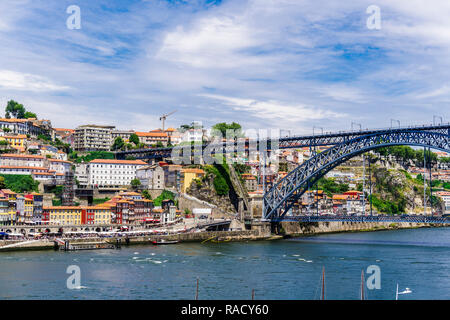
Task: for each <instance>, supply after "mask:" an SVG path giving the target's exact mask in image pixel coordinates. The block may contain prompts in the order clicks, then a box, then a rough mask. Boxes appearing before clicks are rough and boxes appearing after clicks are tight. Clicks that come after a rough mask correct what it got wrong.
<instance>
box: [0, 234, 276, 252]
mask: <svg viewBox="0 0 450 320" xmlns="http://www.w3.org/2000/svg"><path fill="white" fill-rule="evenodd" d="M62 239H63V240H64V238H62ZM117 239H122V241H121V244H122V245H124V244H125V238H124V237H120V238H116V237H110V238H104V237H103V238H101V237H89V238H69V239H67V240H69V241H70V243H71V244H82V243H87V242H108V243H112V244H115V243H116V240H117ZM128 239H129V242H128V244H129V245H139V244H140V245H142V244H152V241H158V240H162V239H164V240H170V241H179V242H206V241H211V240H218V241H220V242H222V241H223V242H228V241H256V240H273V239H282V236H274V235H271V234H269V233H262V232H260V231H259V230H244V231H202V232H191V233H179V234H170V235H149V236H135V237H132V236H130V237H128ZM54 249H55V244H54V241H53V240H48V239H45V240H31V241H22V240H15V241H5V240H1V241H0V253H1V252H11V251H23V250H27V251H28V250H54Z"/></svg>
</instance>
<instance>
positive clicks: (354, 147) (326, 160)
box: [263, 128, 450, 221]
mask: <svg viewBox="0 0 450 320" xmlns="http://www.w3.org/2000/svg"><path fill="white" fill-rule="evenodd" d="M449 133H450V132H449V129H448V128H446V129H445V130H441V129H438V130H430V131H426V130H415V129H397V130H387V131H382V132H375V133H371V134H367V135H363V136H358V137H355V138H353V139H350V140H346V141H343V142H341V143H339V144H337V145H335V146H334V147H332V148H330V149H328V150H326V151H323V152H321V153H319V154H317V155H315V156H314V157H312V158H311V159H309V160H308V161H306V162H304V163H303V164H301V165H300V166H298V167H297V168H296V169H294V170H293V171H291V172H290V173H289V174H288V175H287V176H286V177H285V178H283V179H282V180H280V181H279V182H278V183H277V184H276V185H274V186H273V187H272V188H271V189H270V190H268V191H266V192H265V195H264V198H263V205H264V207H263V218H264V219H266V220H272V221H274V220H280V219H282V218H283V217H284V216H285V214H286V212H287V211H288V210H289V209H290V208H291V207H292V205H293V204H294V203H295V202H296V201H297V200H298V199H299V198H300V196H301V195H302V194H303V193H305V191H306V190H307V189H308V183H309V185H314V183H316V182H317V181H318V180H319V179H320V178H321V177H322V176H324V175H325V174H326V173H327V172H328V171H330V170H332V169H333V168H335V167H336V166H338V165H339V164H341V163H343V162H345V161H347V160H348V159H350V158H353V157H355V156H357V155H359V154H362V153H364V152H367V151H370V150H373V149H377V148H380V147H387V146H394V145H410V146H421V147H430V148H434V149H438V150H441V151H445V152H450V144H449V142H450V134H449Z"/></svg>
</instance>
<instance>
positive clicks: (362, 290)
mask: <svg viewBox="0 0 450 320" xmlns="http://www.w3.org/2000/svg"><path fill="white" fill-rule="evenodd" d="M361 300H364V270H362V271H361Z"/></svg>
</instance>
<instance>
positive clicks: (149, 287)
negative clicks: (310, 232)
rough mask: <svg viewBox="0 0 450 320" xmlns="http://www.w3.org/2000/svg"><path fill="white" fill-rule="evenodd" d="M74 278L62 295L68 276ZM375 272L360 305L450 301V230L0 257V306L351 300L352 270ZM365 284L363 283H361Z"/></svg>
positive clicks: (356, 277) (356, 275)
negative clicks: (376, 284) (76, 274)
mask: <svg viewBox="0 0 450 320" xmlns="http://www.w3.org/2000/svg"><path fill="white" fill-rule="evenodd" d="M70 265H76V266H78V267H79V268H80V271H81V276H80V279H81V286H80V287H79V288H77V289H68V288H67V285H66V281H67V278H68V277H69V276H70V274H68V273H66V271H67V267H68V266H70ZM370 265H376V266H378V267H379V268H380V271H381V272H380V285H381V288H380V289H376V288H375V289H372V290H369V289H368V288H367V286H366V285H365V292H366V297H367V298H368V299H395V290H396V285H397V283H398V284H399V289H400V291H402V290H405V288H406V287H408V288H410V289H411V291H412V293H410V294H404V295H400V296H399V299H402V300H403V299H450V277H449V275H450V228H435V229H411V230H396V231H379V232H364V233H340V234H329V235H318V236H313V237H307V238H295V239H289V240H279V241H254V242H239V243H238V242H235V243H219V244H214V243H208V244H200V243H186V244H176V245H166V246H151V245H148V246H130V247H122V249H118V250H97V251H78V252H55V251H34V252H10V253H1V254H0V299H194V298H195V291H196V281H197V278H198V279H199V299H250V298H251V292H252V289H254V290H255V299H307V300H309V299H318V298H319V297H320V291H321V289H320V283H321V274H322V268H323V267H324V268H325V286H326V290H325V296H326V299H359V298H360V287H361V270H365V272H366V271H367V267H368V266H370ZM370 275H371V274H369V273H365V280H366V281H367V279H368V277H369V276H370Z"/></svg>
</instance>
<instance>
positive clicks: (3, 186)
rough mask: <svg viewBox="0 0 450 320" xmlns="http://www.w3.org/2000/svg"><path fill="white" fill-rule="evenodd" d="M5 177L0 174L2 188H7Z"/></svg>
mask: <svg viewBox="0 0 450 320" xmlns="http://www.w3.org/2000/svg"><path fill="white" fill-rule="evenodd" d="M5 187H6V185H5V177H1V176H0V189H5Z"/></svg>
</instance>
